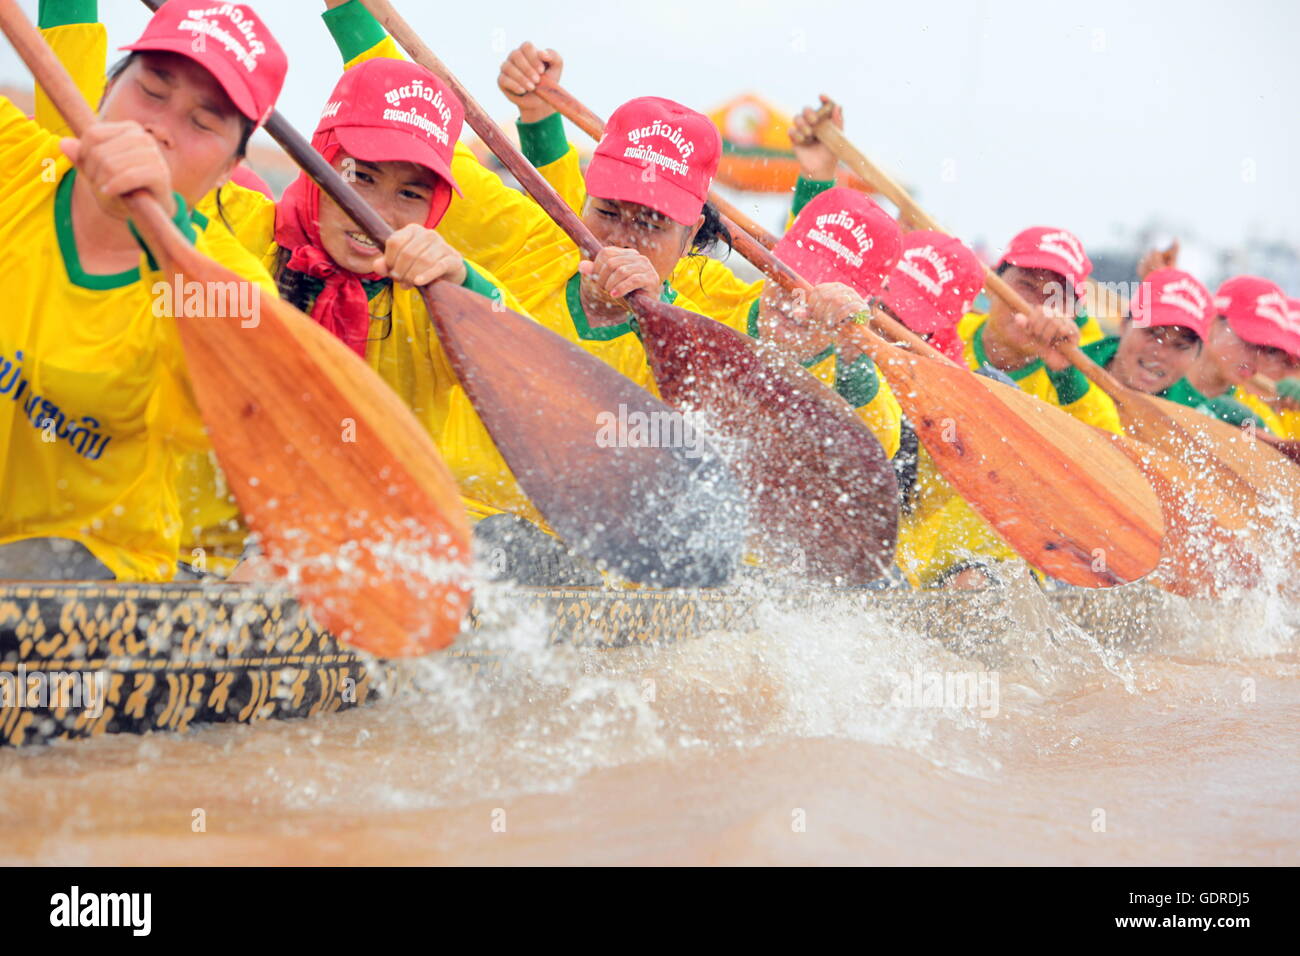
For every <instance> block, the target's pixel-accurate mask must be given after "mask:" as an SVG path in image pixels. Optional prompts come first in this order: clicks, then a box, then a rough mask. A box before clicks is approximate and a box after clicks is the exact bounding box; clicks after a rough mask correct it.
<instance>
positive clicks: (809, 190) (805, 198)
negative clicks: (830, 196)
mask: <svg viewBox="0 0 1300 956" xmlns="http://www.w3.org/2000/svg"><path fill="white" fill-rule="evenodd" d="M834 185H835V180H833V179H805V178H804V177H802V176H800V177H799V179H798V180H796V181H795V184H794V199H793V200H792V201H791V203H790V212H792V213H793V214H794V215H796V216H797V215H799V213H801V212H803V207H804V206H806V205H808V204H809V203H810V202H812V201H813V200H814V199H816V198H817V197H818V196H820V195H821V194H822V193H824V192H826V190H828V189H830V188H831V187H833V186H834Z"/></svg>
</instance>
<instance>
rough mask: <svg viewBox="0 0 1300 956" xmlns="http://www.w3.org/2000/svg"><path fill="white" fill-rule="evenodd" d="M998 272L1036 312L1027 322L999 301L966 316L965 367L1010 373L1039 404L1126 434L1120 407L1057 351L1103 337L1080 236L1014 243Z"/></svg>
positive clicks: (1057, 232) (1039, 230)
mask: <svg viewBox="0 0 1300 956" xmlns="http://www.w3.org/2000/svg"><path fill="white" fill-rule="evenodd" d="M995 271H996V272H997V274H998V275H999V276H1001V277H1002V278H1003V279H1004V280H1005V281H1006V282H1007V283H1008V284H1009V285H1010V286H1011V287H1012V288H1013V289H1015V291H1016V292H1018V293H1019V294H1020V295H1021V297H1022V298H1024V300H1025V301H1026V302H1028V303H1029V305H1030V306H1033V307H1034V312H1033V314H1031V315H1020V314H1018V313H1015V312H1013V311H1012V309H1011V306H1009V305H1008V304H1007V303H1006V302H1003V301H1002V299H1001V298H999V297H998V296H992V297H991V303H990V306H989V311H988V313H987V314H980V313H970V314H968V315H966V316H965V317H964V318H963V319H962V320H961V322H960V323H958V325H957V334H958V335H959V336H961V339H962V341H963V342H964V343H965V349H964V356H965V360H966V364H967V365H968V366H969V367H970V368H971V369H974V370H979V369H981V368H984V367H985V366H989V367H991V368H994V369H997V370H999V371H1001V372H1004V373H1005V374H1007V375H1008V376H1010V377H1011V379H1012V380H1014V381H1015V383H1016V385H1018V386H1019V387H1020V388H1021V389H1022V390H1023V391H1025V392H1027V393H1028V394H1030V395H1033V396H1034V397H1035V398H1040V399H1042V400H1043V401H1045V402H1048V403H1049V404H1052V405H1056V406H1057V407H1059V408H1061V409H1063V410H1065V411H1067V412H1069V413H1070V414H1071V415H1073V416H1074V417H1076V418H1078V419H1079V420H1080V421H1083V422H1087V423H1088V424H1090V425H1095V426H1097V427H1098V428H1102V429H1104V430H1106V431H1110V432H1114V433H1116V434H1122V433H1123V429H1122V427H1121V425H1120V421H1119V413H1118V412H1117V411H1116V409H1115V404H1114V403H1113V402H1112V401H1111V400H1110V398H1109V397H1108V396H1107V395H1106V393H1105V392H1103V391H1102V390H1101V389H1100V388H1097V387H1096V386H1095V385H1093V384H1092V383H1091V382H1089V381H1088V380H1087V378H1085V377H1084V375H1083V373H1082V372H1080V371H1079V370H1078V369H1076V368H1074V367H1073V366H1071V365H1070V363H1069V362H1068V360H1066V358H1065V357H1064V356H1063V355H1061V354H1060V353H1059V352H1057V351H1056V349H1055V348H1054V346H1055V345H1056V344H1057V343H1061V344H1065V345H1087V344H1089V343H1091V342H1095V341H1097V340H1098V339H1100V338H1102V332H1101V327H1100V326H1099V325H1098V324H1097V321H1096V319H1094V318H1092V317H1090V316H1089V315H1088V314H1087V312H1086V311H1085V308H1084V303H1085V301H1086V293H1087V284H1086V280H1087V278H1088V275H1089V273H1091V271H1092V261H1091V260H1090V259H1089V258H1088V254H1087V253H1086V252H1085V251H1084V248H1083V244H1082V243H1081V242H1080V241H1079V239H1078V237H1076V236H1075V235H1074V234H1073V233H1071V232H1068V231H1067V230H1065V229H1058V228H1054V227H1050V226H1035V227H1033V228H1030V229H1026V230H1024V231H1022V232H1020V233H1018V234H1017V235H1016V236H1015V237H1014V238H1013V239H1012V240H1011V243H1010V245H1008V246H1007V250H1006V252H1005V253H1004V254H1003V256H1002V258H1001V259H1000V260H999V262H998V264H997V266H996V269H995Z"/></svg>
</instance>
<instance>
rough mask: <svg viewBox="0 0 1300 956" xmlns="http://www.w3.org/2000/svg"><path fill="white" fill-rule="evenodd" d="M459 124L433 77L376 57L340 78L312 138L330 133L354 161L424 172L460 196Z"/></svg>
mask: <svg viewBox="0 0 1300 956" xmlns="http://www.w3.org/2000/svg"><path fill="white" fill-rule="evenodd" d="M464 121H465V107H464V106H462V105H461V102H460V100H459V99H457V97H456V94H455V93H453V92H452V91H451V88H450V87H448V86H447V84H446V83H444V82H442V80H440V79H438V77H436V76H434V75H433V74H432V73H430V72H429V71H428V70H426V69H425V68H424V67H422V66H420V65H419V64H416V63H412V62H410V61H409V60H390V59H388V58H387V57H376V58H375V59H373V60H366V61H365V62H364V63H360V64H358V65H357V66H354V67H353V68H352V69H350V70H348V71H347V72H345V73H344V74H343V76H342V78H341V79H340V80H339V81H338V84H337V85H336V86H335V87H334V92H333V93H331V94H330V98H329V102H328V103H326V104H325V109H324V110H322V111H321V120H320V123H319V124H318V125H317V126H316V135H318V136H319V135H320V134H322V133H325V132H329V131H333V133H334V136H335V138H336V139H338V142H339V145H340V146H342V147H343V149H344V150H346V151H347V153H348V154H349V155H350V156H355V157H356V158H357V159H364V160H366V161H368V162H372V163H383V162H407V163H415V164H417V165H419V166H423V167H425V168H426V169H430V170H432V171H433V172H435V173H437V174H438V176H440V177H441V178H442V179H443V180H445V181H446V182H447V183H448V184H449V185H450V186H451V187H452V188H453V189H455V190H456V191H457V192H458V193H459V192H460V189H459V187H457V186H456V180H455V179H454V178H453V177H452V175H451V159H452V155H453V154H454V153H455V151H456V140H457V139H459V138H460V129H461V125H462V124H463V123H464ZM444 198H445V199H446V201H447V202H450V201H451V192H450V191H448V192H447V193H446V195H445V197H444ZM436 205H437V202H435V206H436ZM444 208H445V207H444Z"/></svg>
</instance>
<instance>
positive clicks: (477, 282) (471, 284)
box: [334, 7, 501, 302]
mask: <svg viewBox="0 0 1300 956" xmlns="http://www.w3.org/2000/svg"><path fill="white" fill-rule="evenodd" d="M334 9H336V10H339V9H342V8H341V7H335V8H334ZM460 285H461V288H463V289H469V291H470V292H477V293H478V294H479V295H481V296H483V297H484V298H486V299H492V300H493V301H496V302H500V301H501V290H500V289H498V288H497V287H496V286H494V285H493V284H492V283H491V282H489V281H488V280H487V278H486V277H485V276H484V275H483V274H482V273H480V272H479V271H478V270H477V269H475V268H474V267H473V266H472V265H470V264H469V260H468V259H466V260H465V281H464V282H462V283H461V284H460Z"/></svg>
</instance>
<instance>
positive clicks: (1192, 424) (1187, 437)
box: [816, 115, 1294, 496]
mask: <svg viewBox="0 0 1300 956" xmlns="http://www.w3.org/2000/svg"><path fill="white" fill-rule="evenodd" d="M816 132H817V137H818V139H820V140H821V141H822V142H823V143H825V144H826V145H827V146H828V147H829V148H830V149H831V151H832V152H833V153H835V155H836V156H837V157H838V158H839V159H840V160H841V161H843V162H844V163H845V164H846V165H848V166H849V168H850V169H852V170H853V171H854V172H855V173H857V174H858V175H859V176H861V177H862V178H863V179H864V180H866V181H867V182H868V183H871V184H872V186H873V188H875V189H877V190H879V191H880V193H881V194H882V195H884V196H886V197H887V198H888V199H889V200H890V201H891V202H893V203H894V205H896V206H897V207H898V208H899V210H900V211H902V212H904V213H906V217H907V218H908V219H909V220H910V221H911V222H913V223H916V224H917V225H918V226H920V227H922V228H926V229H932V230H935V231H938V232H946V230H944V229H943V228H942V227H940V226H939V224H938V223H937V222H935V220H934V219H933V218H932V217H931V216H929V215H928V214H927V213H926V212H925V210H923V209H922V208H921V207H920V206H919V205H917V203H916V202H915V201H914V200H913V199H912V197H911V196H910V195H909V194H908V192H907V191H906V190H905V189H903V188H902V187H901V186H900V185H899V184H898V183H896V182H894V180H893V179H892V178H891V177H890V176H889V175H888V174H887V173H885V172H884V171H883V170H882V169H880V168H879V167H878V166H876V165H875V164H874V163H872V162H871V160H869V159H868V158H867V157H866V156H865V155H863V154H862V153H861V152H860V151H859V150H858V149H857V148H856V147H855V146H853V144H852V143H850V142H849V140H848V139H847V137H845V135H844V133H843V131H842V130H839V129H837V128H836V127H835V125H834V124H833V123H831V122H830V121H829V115H827V117H826V118H824V119H823V120H822V121H821V122H820V123H819V124H818V125H817V127H816ZM985 286H986V288H987V289H988V291H989V293H990V294H992V295H996V296H998V297H999V298H1001V299H1002V300H1003V301H1005V302H1006V303H1007V304H1008V305H1010V306H1011V307H1012V308H1013V309H1015V310H1016V311H1018V312H1022V313H1024V314H1030V312H1031V311H1032V310H1031V309H1030V307H1029V305H1028V303H1026V302H1025V301H1024V300H1023V299H1022V298H1021V297H1020V296H1019V295H1018V294H1017V293H1016V292H1015V290H1013V289H1012V288H1011V287H1010V286H1009V285H1008V284H1007V283H1006V282H1005V281H1003V279H1002V278H1001V277H1000V276H998V275H996V274H995V273H994V272H993V271H992V270H991V269H989V268H988V267H987V266H986V267H985ZM1058 350H1059V351H1060V352H1061V353H1062V354H1063V355H1064V356H1065V357H1066V358H1067V359H1068V360H1069V361H1070V363H1071V364H1072V365H1074V366H1075V367H1076V368H1078V369H1079V370H1080V371H1082V372H1083V373H1084V374H1085V375H1086V376H1087V377H1088V379H1089V380H1090V381H1092V382H1093V383H1095V384H1096V385H1097V386H1098V387H1099V388H1101V389H1103V390H1104V391H1105V392H1106V393H1107V394H1108V395H1109V396H1110V397H1111V399H1112V400H1113V401H1114V402H1115V406H1116V409H1117V410H1118V411H1119V415H1120V419H1121V421H1122V422H1123V423H1124V427H1125V430H1126V431H1127V432H1128V433H1129V434H1130V435H1131V436H1132V437H1135V438H1138V439H1139V440H1141V441H1144V442H1146V443H1147V444H1153V445H1156V446H1158V447H1160V448H1162V449H1163V450H1164V451H1165V452H1167V453H1168V454H1170V455H1172V456H1173V457H1176V458H1188V457H1190V458H1192V459H1196V458H1200V459H1203V461H1204V463H1205V467H1207V468H1209V469H1210V474H1211V476H1212V477H1213V479H1214V480H1216V481H1220V480H1221V481H1223V482H1225V483H1226V484H1228V485H1231V486H1233V487H1234V488H1235V489H1236V490H1238V491H1241V490H1243V483H1242V482H1237V481H1234V479H1233V478H1232V475H1236V476H1237V477H1240V478H1242V479H1244V480H1245V483H1248V484H1250V485H1252V486H1253V488H1254V491H1255V492H1256V493H1258V492H1259V490H1260V489H1261V488H1267V489H1268V490H1269V491H1270V492H1273V491H1275V490H1276V489H1275V486H1276V484H1277V483H1278V482H1279V481H1283V482H1285V479H1282V478H1281V477H1280V476H1282V475H1284V474H1285V472H1284V471H1281V470H1279V467H1278V466H1279V465H1280V464H1285V465H1287V467H1291V466H1290V463H1289V462H1288V461H1287V459H1286V458H1285V457H1283V456H1281V455H1280V454H1279V453H1277V452H1276V451H1275V450H1274V449H1272V448H1267V447H1265V446H1264V443H1262V442H1255V443H1252V444H1250V445H1246V444H1244V443H1243V442H1241V441H1237V440H1228V439H1226V438H1225V436H1224V434H1223V433H1222V432H1221V431H1219V430H1217V429H1215V428H1214V425H1213V420H1211V419H1209V418H1208V417H1207V416H1204V415H1201V414H1200V413H1198V412H1196V411H1195V410H1193V409H1187V408H1185V407H1183V406H1180V405H1177V404H1176V403H1174V402H1169V401H1166V400H1164V399H1160V398H1156V397H1155V396H1152V395H1146V394H1143V393H1141V392H1138V391H1135V390H1134V389H1130V388H1128V387H1127V386H1124V385H1122V384H1121V383H1120V382H1118V381H1117V380H1116V379H1115V378H1114V376H1112V375H1110V373H1108V372H1107V371H1106V370H1105V369H1103V368H1101V367H1100V366H1098V365H1097V363H1096V362H1093V361H1092V360H1091V359H1090V358H1088V357H1087V356H1086V355H1085V354H1084V353H1083V352H1082V351H1081V350H1080V349H1079V348H1077V347H1075V346H1071V347H1068V348H1059V349H1058ZM1189 413H1190V414H1189ZM1197 448H1199V450H1200V453H1199V454H1198V453H1197V452H1196V451H1195V450H1194V449H1197ZM1197 464H1200V462H1197ZM1293 494H1294V493H1293V492H1292V493H1288V496H1291V495H1293Z"/></svg>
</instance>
